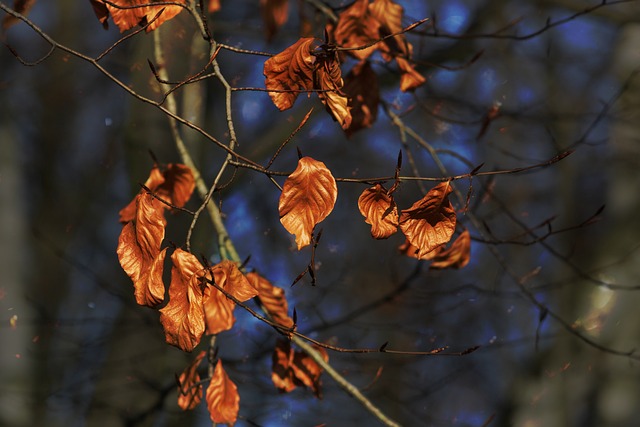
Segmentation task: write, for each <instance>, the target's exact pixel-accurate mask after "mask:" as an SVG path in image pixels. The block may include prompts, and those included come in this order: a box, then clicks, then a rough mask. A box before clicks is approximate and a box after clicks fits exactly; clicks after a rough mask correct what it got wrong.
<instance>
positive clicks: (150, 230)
mask: <svg viewBox="0 0 640 427" xmlns="http://www.w3.org/2000/svg"><path fill="white" fill-rule="evenodd" d="M135 206H136V211H135V218H134V219H133V220H132V221H130V222H128V223H127V224H126V225H125V226H124V227H123V228H122V231H121V232H120V237H119V239H118V248H117V250H116V252H117V254H118V260H119V261H120V265H121V266H122V269H123V270H124V271H125V273H127V275H128V276H129V277H130V278H131V280H132V281H133V287H134V295H135V298H136V302H137V303H138V304H140V305H146V306H149V307H154V306H156V305H158V304H160V303H161V302H162V301H163V299H164V283H163V282H162V272H163V270H164V259H165V255H166V249H163V250H162V251H160V245H161V244H162V240H163V239H164V229H165V226H166V220H165V218H164V208H163V205H162V203H160V202H159V201H158V200H156V199H154V198H153V197H152V196H151V195H148V194H139V195H138V196H136V199H135Z"/></svg>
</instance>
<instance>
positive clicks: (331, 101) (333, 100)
mask: <svg viewBox="0 0 640 427" xmlns="http://www.w3.org/2000/svg"><path fill="white" fill-rule="evenodd" d="M314 81H315V83H314V88H315V89H320V90H322V91H328V92H318V97H319V98H320V100H321V101H322V103H323V104H324V105H325V106H326V107H327V111H328V112H329V114H331V115H332V116H333V118H334V119H335V120H336V121H337V122H338V123H340V126H341V127H342V129H347V128H348V127H349V126H351V112H350V111H349V110H350V109H349V105H348V104H349V100H348V99H347V97H346V96H345V95H344V93H343V92H342V91H341V89H342V86H343V85H344V83H343V81H342V71H340V62H339V61H338V56H337V55H331V56H330V57H320V58H318V62H317V64H316V72H315V74H314Z"/></svg>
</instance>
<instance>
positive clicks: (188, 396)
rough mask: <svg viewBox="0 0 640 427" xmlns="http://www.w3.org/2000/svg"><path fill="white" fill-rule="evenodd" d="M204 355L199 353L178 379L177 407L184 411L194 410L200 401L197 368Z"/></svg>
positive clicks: (200, 387) (200, 390)
mask: <svg viewBox="0 0 640 427" xmlns="http://www.w3.org/2000/svg"><path fill="white" fill-rule="evenodd" d="M206 354H207V352H206V351H204V350H203V351H201V352H200V354H198V355H197V356H196V358H195V359H193V362H191V364H189V366H187V368H186V369H185V370H184V371H182V373H181V374H180V377H179V378H178V406H179V407H180V408H182V410H184V411H187V410H191V409H193V408H195V407H196V406H198V403H200V401H202V384H200V374H198V366H199V365H200V362H202V359H203V358H204V356H205V355H206Z"/></svg>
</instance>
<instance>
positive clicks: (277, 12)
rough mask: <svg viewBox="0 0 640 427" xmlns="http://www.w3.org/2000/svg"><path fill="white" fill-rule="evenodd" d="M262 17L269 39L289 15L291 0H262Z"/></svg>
mask: <svg viewBox="0 0 640 427" xmlns="http://www.w3.org/2000/svg"><path fill="white" fill-rule="evenodd" d="M260 6H261V8H262V19H263V21H264V25H265V28H266V30H267V40H271V38H272V37H273V36H274V35H275V34H276V33H277V32H278V29H279V28H280V27H281V26H283V25H284V23H285V22H287V18H288V17H289V0H260Z"/></svg>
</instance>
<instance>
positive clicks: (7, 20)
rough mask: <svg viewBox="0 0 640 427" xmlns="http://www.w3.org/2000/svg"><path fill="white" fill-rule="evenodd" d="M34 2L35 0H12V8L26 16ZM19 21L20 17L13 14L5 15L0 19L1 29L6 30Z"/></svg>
mask: <svg viewBox="0 0 640 427" xmlns="http://www.w3.org/2000/svg"><path fill="white" fill-rule="evenodd" d="M34 4H36V0H14V1H13V10H15V11H16V12H18V13H19V14H21V15H23V16H26V15H27V14H28V13H29V11H30V10H31V8H32V7H33V5H34ZM18 22H20V19H18V18H16V17H15V16H13V15H9V14H7V15H5V17H4V18H3V19H2V29H3V30H6V29H7V28H9V27H11V26H12V25H14V24H17V23H18Z"/></svg>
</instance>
